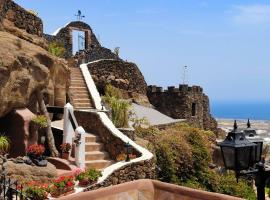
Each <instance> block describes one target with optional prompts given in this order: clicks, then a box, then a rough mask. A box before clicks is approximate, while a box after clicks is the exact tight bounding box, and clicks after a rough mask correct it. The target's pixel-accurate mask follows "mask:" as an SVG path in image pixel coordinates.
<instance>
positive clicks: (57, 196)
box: [51, 187, 75, 198]
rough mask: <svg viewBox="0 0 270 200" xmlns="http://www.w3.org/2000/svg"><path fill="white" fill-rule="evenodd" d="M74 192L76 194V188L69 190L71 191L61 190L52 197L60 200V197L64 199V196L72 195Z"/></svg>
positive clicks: (52, 194)
mask: <svg viewBox="0 0 270 200" xmlns="http://www.w3.org/2000/svg"><path fill="white" fill-rule="evenodd" d="M74 192H75V190H74V187H72V188H69V189H64V190H59V191H57V192H55V193H51V196H52V197H53V198H59V197H63V196H66V195H69V194H72V193H74Z"/></svg>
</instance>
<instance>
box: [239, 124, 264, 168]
mask: <svg viewBox="0 0 270 200" xmlns="http://www.w3.org/2000/svg"><path fill="white" fill-rule="evenodd" d="M243 132H244V134H245V136H246V138H247V139H248V140H249V141H250V142H253V143H255V144H256V146H255V147H253V148H254V149H253V151H252V155H251V158H252V160H253V163H254V164H255V163H258V162H260V161H261V156H262V149H263V139H262V138H260V137H259V136H258V135H257V133H256V130H255V129H253V128H251V124H250V121H249V119H248V122H247V128H246V129H244V130H243Z"/></svg>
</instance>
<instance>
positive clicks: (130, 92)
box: [88, 60, 148, 103]
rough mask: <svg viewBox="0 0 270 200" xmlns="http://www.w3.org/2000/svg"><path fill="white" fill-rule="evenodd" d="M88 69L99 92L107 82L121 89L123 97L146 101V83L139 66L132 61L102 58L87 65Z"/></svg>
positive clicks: (138, 101) (102, 91) (102, 90)
mask: <svg viewBox="0 0 270 200" xmlns="http://www.w3.org/2000/svg"><path fill="white" fill-rule="evenodd" d="M88 69H89V71H90V73H91V75H92V77H93V79H94V81H95V84H96V86H97V88H98V90H99V92H100V93H102V94H103V93H104V88H105V86H106V85H107V84H111V85H113V86H114V87H117V88H119V89H121V90H122V91H123V93H124V95H125V98H130V99H133V100H134V101H135V102H137V103H141V102H148V99H147V96H146V94H147V84H146V81H145V80H144V77H143V75H142V73H141V71H140V70H139V68H138V67H137V66H136V65H135V64H134V63H129V62H125V61H122V60H102V61H99V62H93V63H90V64H89V65H88Z"/></svg>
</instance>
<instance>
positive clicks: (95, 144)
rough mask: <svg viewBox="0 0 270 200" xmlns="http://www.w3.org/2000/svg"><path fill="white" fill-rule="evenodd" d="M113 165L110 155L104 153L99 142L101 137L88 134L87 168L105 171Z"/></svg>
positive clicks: (86, 149)
mask: <svg viewBox="0 0 270 200" xmlns="http://www.w3.org/2000/svg"><path fill="white" fill-rule="evenodd" d="M113 163H114V161H112V160H109V154H108V153H107V152H105V151H104V149H103V144H102V143H100V142H99V137H98V136H96V135H93V134H89V133H87V134H86V137H85V167H86V168H95V169H104V168H106V167H108V166H110V165H112V164H113Z"/></svg>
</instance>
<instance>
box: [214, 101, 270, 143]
mask: <svg viewBox="0 0 270 200" xmlns="http://www.w3.org/2000/svg"><path fill="white" fill-rule="evenodd" d="M211 113H212V115H213V116H214V117H215V118H216V119H217V122H218V126H219V128H222V129H223V130H225V131H226V132H229V131H230V130H232V128H233V121H234V120H237V121H238V127H239V128H240V129H244V128H246V123H247V119H248V118H249V119H250V120H251V125H252V127H253V128H254V129H256V131H257V134H258V135H260V136H261V137H262V138H264V142H265V143H268V144H270V103H228V102H227V103H212V104H211Z"/></svg>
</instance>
